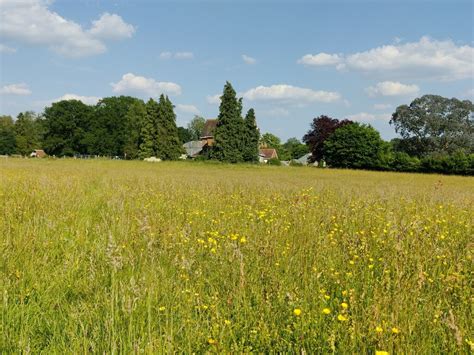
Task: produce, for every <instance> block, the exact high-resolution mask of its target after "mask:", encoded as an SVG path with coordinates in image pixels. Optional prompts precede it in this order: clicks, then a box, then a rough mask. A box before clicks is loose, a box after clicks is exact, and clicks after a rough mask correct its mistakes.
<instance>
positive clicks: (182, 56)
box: [174, 52, 194, 59]
mask: <svg viewBox="0 0 474 355" xmlns="http://www.w3.org/2000/svg"><path fill="white" fill-rule="evenodd" d="M174 57H175V58H176V59H193V58H194V54H193V53H192V52H177V53H175V54H174Z"/></svg>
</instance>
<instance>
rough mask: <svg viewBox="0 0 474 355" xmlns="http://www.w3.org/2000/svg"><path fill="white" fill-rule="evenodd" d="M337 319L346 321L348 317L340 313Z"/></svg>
mask: <svg viewBox="0 0 474 355" xmlns="http://www.w3.org/2000/svg"><path fill="white" fill-rule="evenodd" d="M337 320H339V321H341V322H345V321H347V317H344V316H343V315H342V314H339V315H338V316H337Z"/></svg>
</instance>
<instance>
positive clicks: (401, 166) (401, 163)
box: [389, 152, 421, 172]
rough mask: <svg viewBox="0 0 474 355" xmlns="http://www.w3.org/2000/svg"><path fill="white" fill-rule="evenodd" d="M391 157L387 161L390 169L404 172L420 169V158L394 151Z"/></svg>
mask: <svg viewBox="0 0 474 355" xmlns="http://www.w3.org/2000/svg"><path fill="white" fill-rule="evenodd" d="M391 158H392V159H391V161H390V162H389V167H390V170H394V171H406V172H417V171H419V170H420V167H421V164H420V159H418V158H416V157H411V156H409V155H408V154H407V153H404V152H396V153H394V154H393V156H392V157H391Z"/></svg>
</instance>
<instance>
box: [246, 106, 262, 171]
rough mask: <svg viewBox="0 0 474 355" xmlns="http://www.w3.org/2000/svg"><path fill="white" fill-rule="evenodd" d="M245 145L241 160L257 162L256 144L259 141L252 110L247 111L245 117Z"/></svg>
mask: <svg viewBox="0 0 474 355" xmlns="http://www.w3.org/2000/svg"><path fill="white" fill-rule="evenodd" d="M244 137H245V145H244V152H243V158H244V161H248V162H256V161H258V143H259V139H260V132H259V130H258V128H257V121H256V118H255V111H254V109H253V108H251V109H250V110H248V112H247V115H246V116H245V136H244Z"/></svg>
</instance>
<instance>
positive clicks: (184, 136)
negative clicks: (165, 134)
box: [178, 127, 194, 144]
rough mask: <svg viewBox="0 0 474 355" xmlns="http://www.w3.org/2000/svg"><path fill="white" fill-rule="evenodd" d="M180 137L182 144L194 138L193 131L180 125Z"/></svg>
mask: <svg viewBox="0 0 474 355" xmlns="http://www.w3.org/2000/svg"><path fill="white" fill-rule="evenodd" d="M178 137H179V140H180V141H181V144H184V143H186V142H189V141H192V140H194V139H193V134H192V133H191V131H190V130H189V129H188V128H184V127H178Z"/></svg>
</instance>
